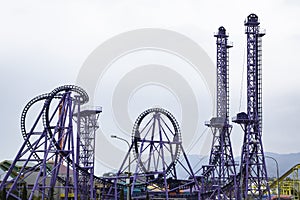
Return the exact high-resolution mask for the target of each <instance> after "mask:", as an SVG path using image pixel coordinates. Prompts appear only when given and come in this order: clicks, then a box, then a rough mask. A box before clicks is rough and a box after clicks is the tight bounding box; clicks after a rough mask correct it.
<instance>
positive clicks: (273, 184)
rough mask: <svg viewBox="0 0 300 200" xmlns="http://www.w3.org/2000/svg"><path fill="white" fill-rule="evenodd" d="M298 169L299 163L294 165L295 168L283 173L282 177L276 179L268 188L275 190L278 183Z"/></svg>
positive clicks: (299, 167)
mask: <svg viewBox="0 0 300 200" xmlns="http://www.w3.org/2000/svg"><path fill="white" fill-rule="evenodd" d="M299 169H300V163H299V164H296V165H295V166H293V167H292V168H290V169H289V170H288V171H287V172H285V173H284V174H283V175H282V176H280V177H279V178H278V179H276V180H275V181H273V182H272V183H271V184H270V188H275V187H276V186H277V185H278V182H282V181H283V180H284V179H285V178H286V177H288V176H289V175H291V174H292V173H293V172H294V171H296V170H299Z"/></svg>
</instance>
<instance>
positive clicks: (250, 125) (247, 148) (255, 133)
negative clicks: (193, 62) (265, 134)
mask: <svg viewBox="0 0 300 200" xmlns="http://www.w3.org/2000/svg"><path fill="white" fill-rule="evenodd" d="M259 24H260V22H259V20H258V17H257V15H255V14H250V15H249V16H248V17H247V19H246V21H245V27H246V30H245V33H246V35H247V113H239V114H238V115H237V117H236V118H234V119H233V122H236V123H238V124H241V125H242V128H243V130H244V141H243V147H242V154H241V169H240V179H239V189H240V193H241V196H240V198H241V199H248V198H259V199H261V198H262V197H263V195H264V194H263V193H264V191H266V194H267V197H268V198H270V191H269V185H268V177H267V170H266V163H265V156H264V151H263V143H262V82H261V81H262V80H261V78H262V74H261V69H262V63H261V38H262V37H263V36H264V35H265V34H264V33H263V32H261V31H260V26H259Z"/></svg>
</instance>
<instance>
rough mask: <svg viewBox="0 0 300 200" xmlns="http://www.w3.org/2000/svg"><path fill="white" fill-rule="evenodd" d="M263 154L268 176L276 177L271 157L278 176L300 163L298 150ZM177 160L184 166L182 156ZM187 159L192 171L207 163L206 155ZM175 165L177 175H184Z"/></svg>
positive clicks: (238, 159)
mask: <svg viewBox="0 0 300 200" xmlns="http://www.w3.org/2000/svg"><path fill="white" fill-rule="evenodd" d="M265 155H266V157H265V160H266V167H267V173H268V176H269V177H276V171H277V168H276V163H275V161H274V160H273V159H272V158H274V159H275V160H276V161H277V162H278V166H279V176H281V175H282V174H284V173H285V172H286V171H288V170H289V169H290V168H292V167H293V166H295V165H296V164H299V163H300V152H299V153H290V154H278V153H272V152H266V153H265ZM270 157H272V158H270ZM179 161H181V163H182V164H183V165H185V166H186V162H185V159H183V157H182V156H181V157H180V158H179ZM188 161H189V163H190V165H191V166H192V168H193V171H194V173H196V172H197V171H198V170H199V169H200V168H201V166H202V165H207V164H208V156H201V155H188ZM235 162H236V163H240V157H236V158H235ZM176 166H177V170H178V175H179V177H182V178H183V177H185V176H186V172H185V171H184V170H183V168H182V167H180V164H179V163H177V165H176ZM238 171H239V167H237V172H238Z"/></svg>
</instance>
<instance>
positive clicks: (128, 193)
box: [110, 135, 131, 200]
mask: <svg viewBox="0 0 300 200" xmlns="http://www.w3.org/2000/svg"><path fill="white" fill-rule="evenodd" d="M110 137H111V138H115V139H119V140H122V141H124V142H126V144H127V145H128V149H129V150H130V144H129V142H128V141H127V140H125V139H124V138H121V137H118V136H116V135H111V136H110ZM130 163H131V159H130V152H129V154H128V179H129V181H128V184H127V200H130V199H131V198H130Z"/></svg>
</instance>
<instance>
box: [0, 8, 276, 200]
mask: <svg viewBox="0 0 300 200" xmlns="http://www.w3.org/2000/svg"><path fill="white" fill-rule="evenodd" d="M245 26H246V34H247V113H239V114H237V117H236V118H234V119H233V122H235V123H237V124H240V125H241V127H242V128H243V131H244V143H243V148H242V157H241V165H240V170H239V172H237V164H236V162H235V161H234V158H233V153H232V147H231V141H230V133H231V130H232V125H231V124H230V123H229V87H228V85H229V82H228V77H229V74H228V66H229V65H228V63H229V62H228V58H229V52H228V49H229V48H231V47H232V45H230V44H229V43H227V38H228V35H226V29H225V28H224V27H220V28H219V29H218V33H217V34H216V35H215V37H216V38H217V42H216V44H217V83H216V84H217V101H216V104H217V113H216V116H215V117H213V118H212V119H211V120H210V121H209V122H207V123H206V125H207V126H208V127H210V128H211V130H212V134H213V142H212V147H211V153H210V158H209V163H208V164H207V165H204V166H202V167H201V168H200V169H196V170H195V169H193V167H192V166H191V164H190V162H189V160H188V157H187V155H186V153H185V150H184V147H183V145H182V136H181V131H180V127H179V123H178V122H177V121H176V119H175V117H174V116H173V115H172V114H171V113H170V112H169V111H167V110H165V109H163V108H150V109H147V110H145V111H144V112H143V113H141V114H140V115H139V116H138V117H137V119H136V121H135V123H134V125H133V131H132V140H131V144H130V148H129V150H128V152H127V153H126V155H125V157H124V159H123V161H122V164H121V166H120V168H119V170H118V171H117V173H116V174H113V175H112V176H101V177H98V176H95V173H94V167H95V165H94V160H95V152H94V151H95V136H96V135H95V133H96V130H97V129H98V128H99V126H98V123H97V121H98V118H99V115H100V113H101V112H102V109H101V108H100V107H96V108H89V109H87V107H86V105H87V103H88V101H89V97H88V94H87V93H86V92H85V91H84V90H83V89H82V88H80V87H78V86H75V85H65V86H61V87H58V88H55V89H54V90H52V91H51V92H49V93H46V94H42V95H39V96H37V97H35V98H33V99H32V100H31V101H29V102H28V104H27V105H26V106H25V108H24V109H23V112H22V114H21V133H22V136H23V139H24V142H23V144H22V146H21V148H20V149H19V151H18V153H17V155H16V157H15V159H14V160H13V161H12V162H11V163H9V162H6V163H2V165H3V167H5V168H6V169H7V171H6V174H5V176H4V178H3V180H2V182H1V184H0V191H1V195H2V199H19V200H21V199H30V200H32V199H50V200H52V199H66V200H67V199H74V200H79V199H80V200H87V199H125V197H124V194H125V193H126V194H127V199H128V200H129V199H271V196H270V190H269V189H270V187H271V188H272V187H273V184H274V183H272V184H271V185H270V187H269V183H268V179H267V172H266V166H265V160H264V152H263V145H262V140H261V135H262V133H261V127H262V124H261V121H262V120H261V118H262V113H261V110H262V102H261V37H262V36H263V35H264V34H263V33H261V32H260V30H259V21H258V17H257V16H256V15H255V14H250V15H249V16H248V17H247V19H246V21H245ZM32 113H33V114H32ZM32 119H34V120H33V121H32ZM28 127H30V128H29V129H28ZM100 139H101V138H100ZM100 148H101V147H100ZM131 154H133V155H134V159H132V160H131V159H130V155H131ZM127 161H129V162H127ZM126 163H127V164H126ZM130 166H131V167H133V168H132V169H133V170H130ZM178 168H181V169H183V171H184V172H185V174H186V177H188V178H186V179H181V178H179V177H178V172H177V171H178ZM194 170H195V171H194Z"/></svg>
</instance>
